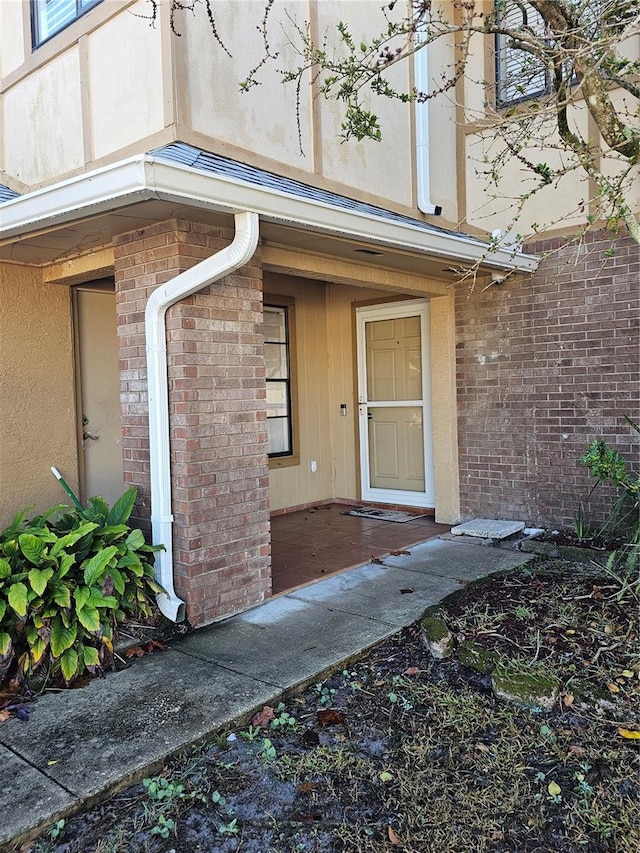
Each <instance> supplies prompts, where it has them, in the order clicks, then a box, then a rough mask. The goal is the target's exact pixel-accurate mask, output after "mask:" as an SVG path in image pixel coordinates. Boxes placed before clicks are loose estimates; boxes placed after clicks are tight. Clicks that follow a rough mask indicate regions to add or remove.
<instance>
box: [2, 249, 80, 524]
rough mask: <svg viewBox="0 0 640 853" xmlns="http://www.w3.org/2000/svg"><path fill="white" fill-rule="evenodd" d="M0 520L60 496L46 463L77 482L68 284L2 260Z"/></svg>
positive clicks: (39, 508)
mask: <svg viewBox="0 0 640 853" xmlns="http://www.w3.org/2000/svg"><path fill="white" fill-rule="evenodd" d="M0 329H1V332H0V364H1V365H2V372H1V374H0V435H1V437H2V438H1V440H0V524H4V523H6V522H7V521H8V520H10V519H11V518H12V517H13V515H14V514H15V513H16V512H17V511H18V510H19V509H22V508H23V507H25V506H27V505H28V504H35V509H34V510H33V511H34V512H36V511H42V510H44V509H46V508H47V507H48V506H52V505H54V504H56V503H63V502H64V500H65V495H64V492H62V490H61V488H60V486H59V485H58V483H57V481H56V480H55V479H54V477H53V475H52V474H51V471H50V467H51V466H52V465H55V466H57V467H58V468H59V469H60V471H61V472H62V473H63V475H64V477H65V479H67V481H68V482H69V484H70V485H71V486H72V487H73V488H77V458H76V423H75V405H74V384H73V345H72V333H71V308H70V295H69V289H68V288H66V287H60V286H54V285H46V284H43V283H42V281H41V272H40V270H36V269H33V268H28V267H19V266H12V265H0Z"/></svg>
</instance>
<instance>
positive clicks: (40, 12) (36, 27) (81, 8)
mask: <svg viewBox="0 0 640 853" xmlns="http://www.w3.org/2000/svg"><path fill="white" fill-rule="evenodd" d="M100 2H101V0H31V7H32V18H31V22H32V31H33V46H34V47H39V46H40V45H41V44H43V42H45V41H47V39H50V38H51V36H54V35H55V34H56V33H59V32H60V30H63V29H64V28H65V27H67V26H68V25H69V24H71V23H73V21H75V20H76V19H77V18H79V17H80V16H81V15H84V13H85V12H87V11H88V10H89V9H91V8H92V7H93V6H97V5H98V3H100Z"/></svg>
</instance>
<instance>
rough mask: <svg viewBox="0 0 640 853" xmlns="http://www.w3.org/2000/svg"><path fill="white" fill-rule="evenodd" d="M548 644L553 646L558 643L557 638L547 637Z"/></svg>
mask: <svg viewBox="0 0 640 853" xmlns="http://www.w3.org/2000/svg"><path fill="white" fill-rule="evenodd" d="M546 642H547V643H549V645H550V646H553V645H554V643H557V642H558V638H557V637H546Z"/></svg>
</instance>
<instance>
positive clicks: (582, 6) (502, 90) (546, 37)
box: [495, 0, 603, 107]
mask: <svg viewBox="0 0 640 853" xmlns="http://www.w3.org/2000/svg"><path fill="white" fill-rule="evenodd" d="M495 6H496V15H497V20H498V23H499V24H500V25H502V26H503V27H504V28H505V29H508V30H509V31H510V32H511V35H505V34H502V33H498V34H497V35H496V102H497V104H498V106H499V107H504V106H506V105H507V104H515V103H518V101H525V100H527V99H528V98H536V97H538V96H539V95H543V94H545V93H547V92H551V90H552V86H553V80H552V79H551V69H550V68H549V66H548V65H547V64H546V63H545V62H543V61H542V60H541V59H540V58H539V57H537V56H534V55H532V54H531V53H529V52H527V50H522V49H520V48H519V46H518V33H520V32H521V33H523V35H526V34H527V33H529V34H533V35H534V36H536V37H539V39H540V41H541V42H542V43H543V44H544V43H545V42H546V43H547V44H548V45H549V46H551V47H552V46H553V44H554V41H555V39H556V36H555V35H554V33H553V32H552V31H550V30H549V28H548V26H547V24H546V23H545V21H544V18H543V17H542V16H541V15H540V14H539V12H537V11H536V10H535V9H534V8H533V6H531V5H530V4H529V3H527V0H495ZM569 6H570V7H571V8H572V11H573V13H574V15H575V31H574V32H575V34H576V35H577V36H579V38H580V39H582V40H586V41H594V40H596V39H598V38H599V34H600V33H601V32H602V22H601V13H602V11H603V0H588V2H586V0H569ZM566 32H567V31H563V33H564V34H565V35H566ZM523 46H525V47H526V44H525V42H524V41H523ZM564 54H565V55H568V51H567V50H566V48H565V49H564ZM563 77H564V80H565V83H568V84H570V85H575V84H576V83H577V80H578V78H577V76H576V72H575V68H574V66H573V63H572V62H571V61H570V60H568V61H567V62H566V63H565V65H564V67H563Z"/></svg>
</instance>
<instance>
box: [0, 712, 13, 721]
mask: <svg viewBox="0 0 640 853" xmlns="http://www.w3.org/2000/svg"><path fill="white" fill-rule="evenodd" d="M10 716H11V711H7V710H6V709H5V710H4V711H0V723H4V721H5V720H8V719H9V717H10Z"/></svg>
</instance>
